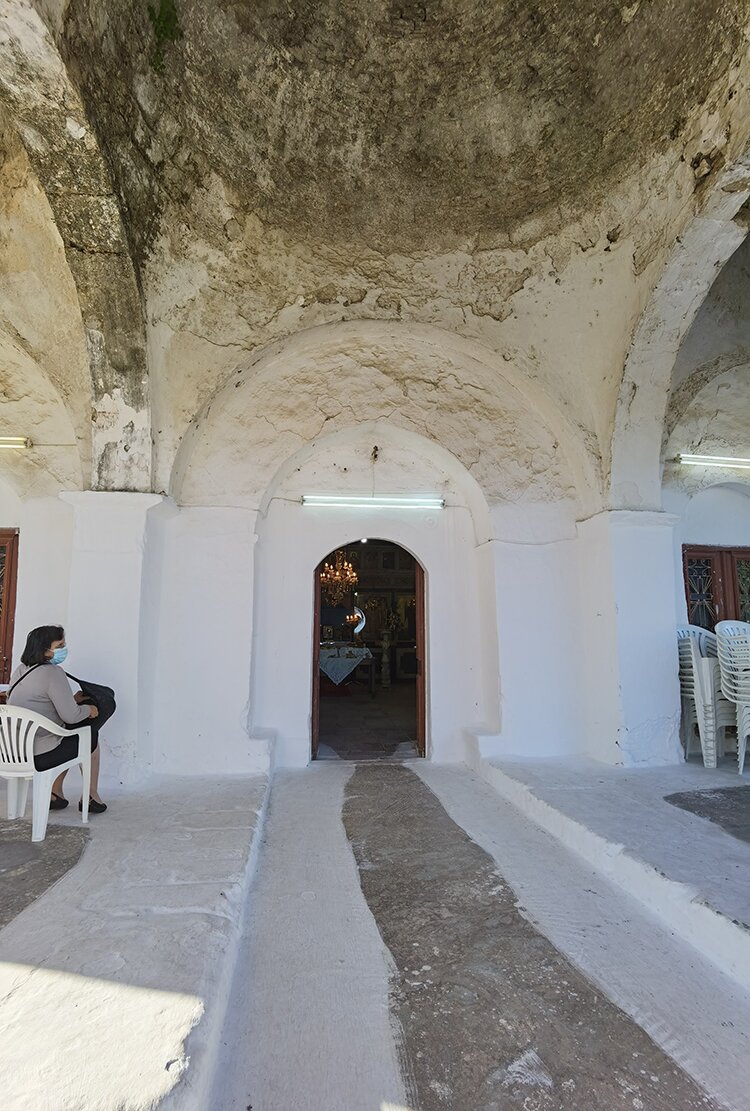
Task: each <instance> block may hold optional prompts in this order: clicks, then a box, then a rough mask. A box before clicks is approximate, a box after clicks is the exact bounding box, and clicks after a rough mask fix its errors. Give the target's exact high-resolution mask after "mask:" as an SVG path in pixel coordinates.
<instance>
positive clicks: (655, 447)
mask: <svg viewBox="0 0 750 1111" xmlns="http://www.w3.org/2000/svg"><path fill="white" fill-rule="evenodd" d="M748 198H750V151H745V153H744V154H743V156H742V157H741V158H739V159H738V160H737V161H736V162H734V163H733V164H732V165H731V166H730V167H729V168H728V169H726V170H724V171H723V172H722V173H721V174H720V175H718V177H717V181H716V184H715V185H714V187H713V189H712V191H711V193H710V194H709V195H708V196H707V198H706V199H705V201H704V202H703V205H702V207H701V209H700V211H699V212H698V213H697V214H696V215H694V217H693V219H692V221H691V222H690V223H689V224H688V226H687V227H686V229H685V231H684V232H683V234H682V235H681V236H679V237H678V239H677V243H676V245H675V247H674V248H673V250H672V254H671V256H670V258H669V260H668V262H667V265H666V266H665V268H664V271H663V273H662V277H661V279H660V280H659V282H658V283H657V285H656V287H655V288H654V291H653V293H652V294H651V296H650V298H649V300H648V302H647V304H646V307H645V309H644V311H643V313H642V314H641V316H640V319H639V322H638V325H637V327H636V329H635V333H634V337H633V342H632V344H631V347H630V351H629V354H628V357H627V360H626V363H625V368H624V372H623V377H622V383H621V386H620V391H619V395H618V399H617V406H616V410H615V423H614V432H613V436H612V450H611V464H610V469H609V483H608V488H609V494H608V500H609V505H610V507H611V508H613V509H651V510H654V509H656V510H658V509H660V508H661V480H662V473H661V459H662V448H663V442H664V425H665V420H666V419H667V412H668V405H669V399H670V393H671V387H672V371H673V368H674V365H675V361H676V359H677V354H678V352H679V350H680V346H681V344H682V342H683V340H684V338H685V336H686V335H687V333H688V331H689V330H690V327H691V325H692V324H693V322H694V320H695V319H696V317H697V315H698V313H699V311H700V309H701V306H702V305H703V303H704V301H705V300H706V297H707V296H708V295H709V293H710V290H711V287H712V285H713V283H714V281H715V280H716V277H717V275H718V274H719V272H720V271H721V269H722V267H723V266H724V265H725V263H726V262H727V261H728V260H729V259H730V258H731V256H732V255H733V254H734V252H735V251H736V250H737V248H738V247H739V246H740V244H741V243H742V242H743V240H744V239H745V236H746V235H747V223H746V218H745V216H746V214H745V212H744V211H743V206H744V205H745V203H746V202H747V201H748Z"/></svg>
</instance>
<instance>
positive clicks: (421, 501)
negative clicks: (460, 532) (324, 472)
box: [302, 494, 445, 509]
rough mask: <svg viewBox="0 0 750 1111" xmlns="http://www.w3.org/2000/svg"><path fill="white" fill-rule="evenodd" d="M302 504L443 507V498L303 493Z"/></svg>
mask: <svg viewBox="0 0 750 1111" xmlns="http://www.w3.org/2000/svg"><path fill="white" fill-rule="evenodd" d="M302 504H303V505H311V506H328V507H329V508H335V509H443V508H444V506H445V499H444V498H429V497H424V498H401V497H387V496H386V497H381V496H380V495H373V497H371V498H359V497H353V496H351V495H349V494H303V495H302Z"/></svg>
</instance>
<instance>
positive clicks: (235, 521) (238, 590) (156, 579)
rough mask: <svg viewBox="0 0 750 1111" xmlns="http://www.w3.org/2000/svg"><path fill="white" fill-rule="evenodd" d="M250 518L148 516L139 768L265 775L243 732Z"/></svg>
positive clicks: (164, 512)
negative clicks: (144, 763)
mask: <svg viewBox="0 0 750 1111" xmlns="http://www.w3.org/2000/svg"><path fill="white" fill-rule="evenodd" d="M255 517H256V514H255V513H254V512H253V511H250V510H246V509H229V508H196V507H189V508H186V507H182V508H177V507H174V506H171V505H170V506H167V507H165V508H163V509H162V508H161V507H160V509H159V511H157V512H156V513H154V512H153V511H152V514H151V515H150V520H149V530H148V540H147V545H146V556H147V558H146V564H145V567H144V605H143V622H144V634H143V641H144V651H143V656H142V667H141V691H142V698H143V707H142V743H143V759H144V761H145V762H147V763H148V765H149V766H150V767H152V768H153V770H154V771H157V772H171V773H173V774H175V773H176V774H180V773H184V774H196V775H200V774H206V773H214V774H224V773H232V772H244V773H249V772H255V771H260V770H264V769H265V768H267V766H268V753H267V746H265V745H263V744H252V743H251V742H250V740H249V737H248V731H247V718H248V693H249V678H250V645H251V636H252V622H253V556H254V547H255ZM279 694H280V697H281V698H282V699H283V697H284V692H283V688H281V689H280V692H279Z"/></svg>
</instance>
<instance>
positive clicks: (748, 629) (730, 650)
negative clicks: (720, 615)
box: [716, 621, 750, 702]
mask: <svg viewBox="0 0 750 1111" xmlns="http://www.w3.org/2000/svg"><path fill="white" fill-rule="evenodd" d="M716 637H717V641H718V647H719V667H720V668H721V689H722V691H723V692H724V697H725V698H728V699H729V700H730V701H731V702H750V625H749V624H747V622H745V621H720V622H719V624H718V625H717V626H716Z"/></svg>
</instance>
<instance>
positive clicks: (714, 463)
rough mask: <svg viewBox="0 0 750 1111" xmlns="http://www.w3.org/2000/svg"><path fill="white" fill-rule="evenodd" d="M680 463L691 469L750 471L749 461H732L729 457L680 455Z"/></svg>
mask: <svg viewBox="0 0 750 1111" xmlns="http://www.w3.org/2000/svg"><path fill="white" fill-rule="evenodd" d="M680 462H681V463H686V464H688V466H691V467H729V468H731V469H732V470H734V469H740V470H747V469H750V459H733V458H732V457H731V456H729V455H684V454H683V453H682V452H681V453H680Z"/></svg>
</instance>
